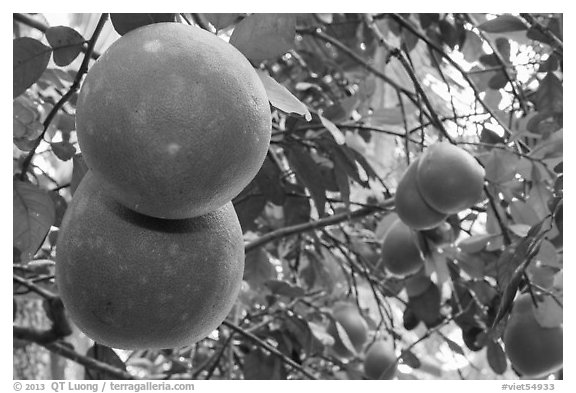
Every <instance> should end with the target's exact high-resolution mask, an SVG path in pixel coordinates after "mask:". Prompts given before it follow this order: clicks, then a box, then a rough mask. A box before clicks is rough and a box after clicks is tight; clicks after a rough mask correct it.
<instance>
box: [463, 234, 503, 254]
mask: <svg viewBox="0 0 576 393" xmlns="http://www.w3.org/2000/svg"><path fill="white" fill-rule="evenodd" d="M496 236H498V235H492V234H487V235H474V236H470V237H468V238H466V239H464V240H462V241H461V242H460V243H458V247H459V248H460V249H461V250H462V251H464V252H467V253H470V254H475V253H477V252H480V251H482V250H484V249H485V248H486V245H487V244H488V243H489V242H490V240H492V239H494V238H495V237H496Z"/></svg>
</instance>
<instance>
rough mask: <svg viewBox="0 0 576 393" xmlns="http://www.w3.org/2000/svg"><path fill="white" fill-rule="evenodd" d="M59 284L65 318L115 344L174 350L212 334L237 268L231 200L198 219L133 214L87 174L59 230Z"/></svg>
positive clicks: (237, 278) (234, 290) (240, 261)
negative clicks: (67, 315) (169, 218)
mask: <svg viewBox="0 0 576 393" xmlns="http://www.w3.org/2000/svg"><path fill="white" fill-rule="evenodd" d="M56 260H57V263H56V283H57V286H58V290H59V292H60V296H61V297H62V301H63V302H64V305H65V307H66V310H67V311H68V313H69V315H70V317H71V319H72V320H73V321H74V322H75V323H76V324H77V325H78V327H79V328H80V329H81V330H82V331H83V332H84V333H86V335H87V336H89V337H90V338H92V339H93V340H95V341H96V342H98V343H102V344H105V345H108V346H110V347H113V348H122V349H143V348H174V347H179V346H184V345H188V344H192V343H194V342H196V341H198V340H200V339H202V338H204V337H205V336H207V335H208V334H209V333H210V332H211V331H212V330H214V329H215V328H216V327H217V326H218V325H220V323H221V322H222V321H223V320H224V318H225V317H226V315H227V314H228V312H229V311H230V309H231V307H232V305H233V303H234V301H235V299H236V296H237V294H238V291H239V289H240V285H241V283H242V273H243V269H244V244H243V239H242V230H241V228H240V224H239V223H238V218H237V217H236V213H235V211H234V208H233V207H232V204H231V203H228V204H226V205H224V206H223V207H221V208H219V209H218V210H216V211H214V212H212V213H208V214H206V215H204V216H200V217H195V218H191V219H186V220H161V219H157V218H153V217H149V216H144V215H141V214H138V213H136V212H133V211H131V210H129V209H127V208H125V207H124V206H122V205H120V204H119V203H118V202H116V201H115V200H114V199H113V198H111V197H110V196H109V195H107V193H106V190H105V189H104V187H103V186H102V184H101V183H100V182H99V181H97V179H96V178H95V177H93V176H92V173H90V172H89V173H88V174H87V175H86V176H85V177H84V179H83V180H82V182H81V183H80V186H79V187H78V189H77V190H76V193H75V194H74V198H73V200H72V203H71V204H70V205H69V207H68V210H67V212H66V215H65V217H64V221H63V223H62V227H61V230H60V234H59V236H58V249H57V258H56Z"/></svg>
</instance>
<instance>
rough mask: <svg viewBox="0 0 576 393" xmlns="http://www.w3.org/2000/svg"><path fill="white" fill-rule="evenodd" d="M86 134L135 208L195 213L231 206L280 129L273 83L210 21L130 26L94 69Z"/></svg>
mask: <svg viewBox="0 0 576 393" xmlns="http://www.w3.org/2000/svg"><path fill="white" fill-rule="evenodd" d="M76 128H77V133H78V142H79V144H80V148H81V150H82V153H83V155H84V158H85V160H86V163H87V164H88V167H90V169H92V170H93V171H94V175H95V176H96V177H97V178H99V179H100V180H101V181H104V182H107V183H108V184H109V185H110V186H111V192H113V195H114V197H115V198H116V199H118V200H119V201H120V202H121V203H123V204H124V205H125V206H127V207H129V208H131V209H133V210H136V211H138V212H140V213H143V214H146V215H150V216H154V217H160V218H189V217H193V216H198V215H202V214H205V213H207V212H210V211H213V210H215V209H216V208H219V207H220V206H222V205H224V204H225V203H227V202H228V201H230V200H231V199H232V198H233V197H235V196H236V195H237V194H239V193H240V191H242V189H243V188H244V187H245V186H246V185H247V184H248V183H249V182H250V181H251V180H252V178H253V177H254V176H255V175H256V173H257V172H258V170H259V169H260V167H261V165H262V162H263V161H264V158H265V156H266V152H267V150H268V146H269V142H270V135H271V115H270V106H269V103H268V98H267V95H266V91H265V90H264V87H263V85H262V83H261V81H260V79H259V77H258V75H257V74H256V72H255V70H254V69H253V67H252V66H251V65H250V63H249V62H248V60H247V59H246V58H245V57H244V56H243V55H242V54H241V53H240V52H239V51H238V50H237V49H236V48H234V47H233V46H232V45H230V44H228V43H227V42H225V41H223V40H222V39H220V38H218V37H216V36H215V35H214V34H210V33H208V32H206V31H204V30H202V29H200V28H197V27H193V26H187V25H183V24H180V23H157V24H152V25H148V26H144V27H141V28H138V29H135V30H132V31H130V32H129V33H127V34H126V35H124V36H123V37H121V38H120V39H118V40H117V41H116V42H114V43H113V44H112V45H111V46H110V48H109V49H108V50H106V52H105V53H104V54H103V55H102V56H101V57H100V58H99V59H98V61H97V62H96V63H95V64H94V65H93V66H92V67H91V68H90V70H89V72H88V75H87V76H86V79H85V82H84V84H83V86H82V89H81V91H80V95H79V97H78V104H77V110H76Z"/></svg>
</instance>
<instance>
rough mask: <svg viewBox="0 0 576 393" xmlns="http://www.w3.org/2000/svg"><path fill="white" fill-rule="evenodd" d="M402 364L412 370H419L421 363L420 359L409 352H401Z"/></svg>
mask: <svg viewBox="0 0 576 393" xmlns="http://www.w3.org/2000/svg"><path fill="white" fill-rule="evenodd" d="M401 359H402V363H404V364H406V365H408V366H410V367H412V368H420V366H421V365H422V363H421V362H420V359H418V357H417V356H416V355H414V353H413V352H412V351H410V350H403V351H402V355H401Z"/></svg>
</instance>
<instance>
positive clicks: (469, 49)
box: [462, 30, 484, 63]
mask: <svg viewBox="0 0 576 393" xmlns="http://www.w3.org/2000/svg"><path fill="white" fill-rule="evenodd" d="M483 53H484V51H483V50H482V39H481V38H480V37H479V36H478V34H476V33H474V32H472V31H470V30H466V39H465V41H464V47H463V48H462V55H464V60H466V61H467V62H469V63H472V62H474V61H476V60H478V57H479V56H480V55H481V54H483Z"/></svg>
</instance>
